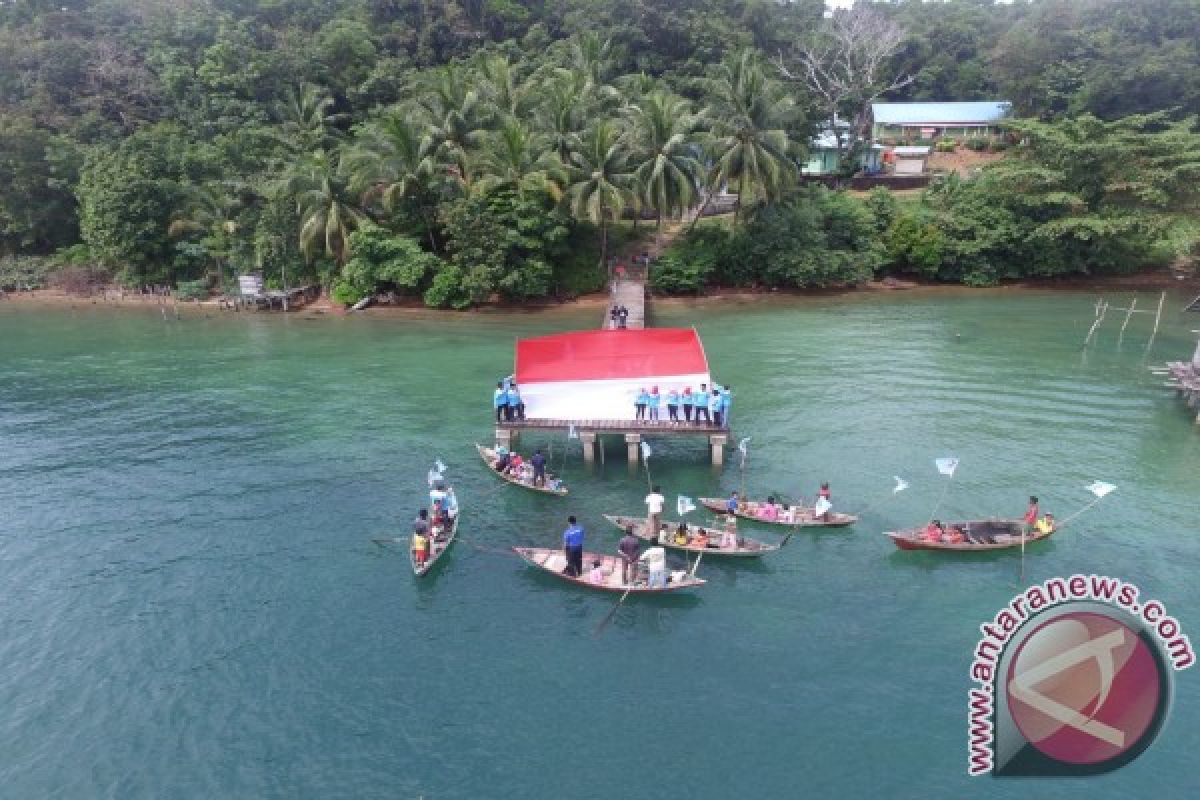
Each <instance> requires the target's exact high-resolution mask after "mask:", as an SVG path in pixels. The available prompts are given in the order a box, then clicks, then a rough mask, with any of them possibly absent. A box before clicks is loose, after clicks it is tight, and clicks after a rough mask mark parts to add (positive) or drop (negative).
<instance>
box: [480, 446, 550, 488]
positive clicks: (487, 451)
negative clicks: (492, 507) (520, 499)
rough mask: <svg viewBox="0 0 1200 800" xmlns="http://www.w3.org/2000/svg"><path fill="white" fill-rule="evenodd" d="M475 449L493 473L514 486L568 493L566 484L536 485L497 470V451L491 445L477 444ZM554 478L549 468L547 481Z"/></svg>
mask: <svg viewBox="0 0 1200 800" xmlns="http://www.w3.org/2000/svg"><path fill="white" fill-rule="evenodd" d="M475 451H476V452H478V453H479V457H480V458H482V459H483V463H485V464H487V465H488V469H490V470H491V471H492V474H493V475H495V476H496V477H497V478H499V479H500V480H503V481H508V482H509V483H511V484H513V485H514V486H520V487H521V488H522V489H528V490H529V491H531V492H541V493H542V494H553V495H558V496H559V497H561V496H562V495H565V494H566V493H567V489H566V487H565V486H564V487H562V488H559V489H550V488H547V487H545V486H534V485H533V484H532V483H525V482H524V481H522V480H520V479H518V478H514V477H513V476H512V475H509V474H508V473H506V472H497V471H496V451H495V450H493V449H492V448H490V447H484V446H483V445H481V444H476V445H475ZM553 479H554V475H553V474H551V473H550V471H549V470H547V471H546V480H547V482H549V481H551V480H553Z"/></svg>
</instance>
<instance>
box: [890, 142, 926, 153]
mask: <svg viewBox="0 0 1200 800" xmlns="http://www.w3.org/2000/svg"><path fill="white" fill-rule="evenodd" d="M929 149H930V148H929V147H927V146H923V145H907V146H901V147H893V148H892V152H893V153H895V154H896V155H898V156H927V155H929Z"/></svg>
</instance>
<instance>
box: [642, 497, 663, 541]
mask: <svg viewBox="0 0 1200 800" xmlns="http://www.w3.org/2000/svg"><path fill="white" fill-rule="evenodd" d="M666 502H667V499H666V498H665V497H663V496H662V489H660V488H659V487H658V486H655V487H654V488H653V489H652V490H651V491H650V494H648V495H646V536H647V538H649V539H650V540H651V541H658V540H659V537H660V536H661V534H662V523H660V522H659V517H661V516H662V510H663V506H664V505H665V504H666Z"/></svg>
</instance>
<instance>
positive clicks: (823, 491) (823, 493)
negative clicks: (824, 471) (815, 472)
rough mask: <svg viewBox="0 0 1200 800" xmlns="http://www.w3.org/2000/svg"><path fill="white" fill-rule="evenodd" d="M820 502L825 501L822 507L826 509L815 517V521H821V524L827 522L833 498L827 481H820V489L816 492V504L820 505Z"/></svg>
mask: <svg viewBox="0 0 1200 800" xmlns="http://www.w3.org/2000/svg"><path fill="white" fill-rule="evenodd" d="M822 500H824V501H825V502H824V503H822V505H824V506H826V508H825V511H824V512H822V513H821V514H818V515H817V519H819V520H821V522H829V510H830V509H831V508H833V496H832V493H831V492H830V491H829V481H822V482H821V488H820V490H819V491H818V492H817V502H818V503H820V501H822ZM815 510H816V509H814V511H815Z"/></svg>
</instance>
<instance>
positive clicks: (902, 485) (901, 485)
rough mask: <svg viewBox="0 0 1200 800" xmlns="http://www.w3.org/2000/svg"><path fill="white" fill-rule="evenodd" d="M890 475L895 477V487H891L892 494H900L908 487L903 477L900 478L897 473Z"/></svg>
mask: <svg viewBox="0 0 1200 800" xmlns="http://www.w3.org/2000/svg"><path fill="white" fill-rule="evenodd" d="M892 477H893V478H895V479H896V488H895V489H892V494H900V493H901V492H903V491H904V490H905V489H907V488H908V481H906V480H904V478H901V477H900V476H899V475H893V476H892Z"/></svg>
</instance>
